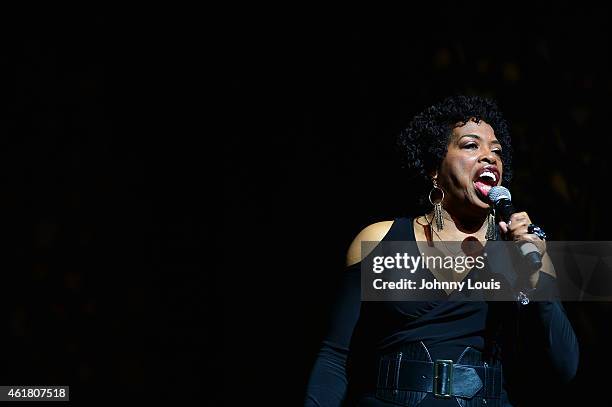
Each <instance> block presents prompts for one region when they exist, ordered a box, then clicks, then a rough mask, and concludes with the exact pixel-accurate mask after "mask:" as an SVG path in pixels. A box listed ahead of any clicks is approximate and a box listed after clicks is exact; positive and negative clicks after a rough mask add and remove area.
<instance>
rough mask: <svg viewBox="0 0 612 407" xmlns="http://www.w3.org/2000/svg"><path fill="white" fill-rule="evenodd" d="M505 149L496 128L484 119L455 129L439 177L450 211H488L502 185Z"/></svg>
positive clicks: (444, 203)
mask: <svg viewBox="0 0 612 407" xmlns="http://www.w3.org/2000/svg"><path fill="white" fill-rule="evenodd" d="M501 149H502V148H501V145H500V143H499V141H497V138H496V137H495V133H494V131H493V128H492V127H491V126H489V125H488V124H487V123H485V122H484V121H482V120H481V121H480V123H476V122H474V121H469V122H467V123H466V124H465V125H463V126H457V127H455V128H454V129H453V133H452V135H451V137H450V142H449V144H448V151H447V153H446V157H444V160H443V161H442V164H441V165H440V170H439V172H438V178H437V179H438V185H439V186H440V187H441V188H442V189H443V190H444V193H445V197H444V202H443V205H444V207H445V208H446V209H447V210H450V211H451V212H452V210H455V211H456V212H465V211H474V210H475V211H476V212H481V211H482V212H484V210H485V209H487V210H488V208H489V201H488V200H487V195H488V194H489V190H490V189H491V187H493V186H496V185H500V184H501V178H502V174H503V165H502V161H501Z"/></svg>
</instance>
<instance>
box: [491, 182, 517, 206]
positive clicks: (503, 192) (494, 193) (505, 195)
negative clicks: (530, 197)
mask: <svg viewBox="0 0 612 407" xmlns="http://www.w3.org/2000/svg"><path fill="white" fill-rule="evenodd" d="M489 199H490V200H491V202H493V204H496V203H497V201H499V200H500V199H507V200H509V201H512V195H510V191H508V188H506V187H499V186H498V187H493V188H491V190H490V191H489Z"/></svg>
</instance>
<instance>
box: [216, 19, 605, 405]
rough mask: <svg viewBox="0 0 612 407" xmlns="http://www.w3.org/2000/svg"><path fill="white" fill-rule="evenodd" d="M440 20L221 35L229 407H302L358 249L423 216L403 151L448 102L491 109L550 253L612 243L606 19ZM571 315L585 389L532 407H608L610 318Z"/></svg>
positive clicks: (524, 204)
mask: <svg viewBox="0 0 612 407" xmlns="http://www.w3.org/2000/svg"><path fill="white" fill-rule="evenodd" d="M441 13H442V10H438V11H437V13H434V14H428V13H421V12H416V11H413V12H406V13H401V14H398V15H396V17H395V18H389V17H388V16H386V17H385V18H379V17H378V16H377V15H376V14H375V13H374V12H372V14H371V15H368V17H364V16H363V15H361V17H360V18H357V17H355V16H354V15H351V14H350V13H347V14H346V15H342V16H338V15H335V16H334V17H322V16H321V15H318V16H317V17H311V18H304V19H303V20H301V19H300V20H298V18H297V14H291V15H285V16H284V18H282V19H278V21H277V22H275V23H270V24H259V23H258V22H251V20H247V19H241V20H239V21H237V22H236V23H235V24H234V25H232V29H230V30H228V31H227V35H228V36H229V38H230V39H231V41H229V44H230V45H229V46H227V47H225V49H226V52H227V56H228V58H229V62H230V64H229V68H228V72H229V79H228V80H227V82H224V83H225V85H226V91H227V93H228V94H229V95H230V98H231V102H232V103H231V106H232V109H233V110H232V111H231V112H230V113H229V115H228V116H227V126H228V127H229V128H231V129H232V132H231V135H230V139H229V140H228V143H227V144H226V151H225V154H224V160H225V167H224V179H225V200H224V206H225V209H226V215H225V219H224V223H225V226H226V227H225V241H224V242H225V244H226V250H225V251H224V253H225V256H224V264H222V266H221V268H220V275H221V276H222V277H223V279H222V282H223V284H222V285H220V292H221V293H222V295H223V296H224V298H225V306H224V310H225V313H226V314H225V324H226V328H225V331H224V333H225V337H224V344H225V348H224V349H225V352H224V356H226V357H227V360H226V363H225V364H224V368H225V369H224V371H225V385H226V387H225V388H224V390H225V392H226V394H227V395H228V397H234V398H236V399H238V400H241V401H243V402H248V401H249V400H253V399H256V400H270V401H271V403H272V404H281V403H283V402H286V403H287V404H290V405H299V404H300V403H301V400H302V397H303V394H304V393H303V392H304V388H305V384H306V381H307V378H308V372H309V369H310V368H311V366H312V363H313V361H314V358H315V355H316V352H317V349H318V346H319V344H320V340H321V338H322V335H323V333H324V332H325V326H326V318H327V315H328V314H327V311H328V306H329V304H330V301H331V298H332V297H333V293H334V289H335V288H336V286H337V284H338V278H339V276H340V274H341V273H342V265H343V261H344V254H345V252H346V249H347V247H348V245H349V243H350V241H351V240H352V238H353V237H354V236H355V235H356V233H357V232H358V231H359V230H360V229H361V228H363V227H364V226H366V225H368V224H370V223H372V222H375V221H380V220H388V219H392V218H393V217H395V216H399V215H402V214H405V213H410V212H411V210H412V209H413V206H412V203H411V201H410V193H409V190H410V185H409V183H408V181H407V179H406V178H405V174H403V173H402V172H401V171H400V170H399V168H398V163H397V160H396V158H397V157H396V153H395V151H394V142H395V137H396V135H397V134H398V132H399V131H400V129H401V128H402V126H405V125H406V124H407V122H408V121H409V120H410V118H411V117H412V116H413V115H414V114H416V113H417V112H419V111H420V110H421V109H423V108H424V107H426V106H428V105H430V104H432V103H434V102H436V101H438V100H440V99H441V98H443V97H445V96H448V95H450V94H455V93H467V94H480V95H485V96H491V97H494V98H495V99H496V100H497V101H498V103H499V105H500V107H501V108H502V110H503V111H504V112H505V114H506V117H507V118H508V120H509V121H510V123H511V131H512V134H513V139H514V149H515V164H514V169H515V177H514V181H513V183H512V185H511V190H512V192H513V196H514V201H515V203H516V205H517V206H518V207H521V208H524V209H525V210H527V211H528V212H529V214H530V215H531V218H532V219H534V220H537V223H539V224H541V225H543V226H544V227H545V228H546V230H547V232H549V234H550V235H551V236H553V239H555V240H609V239H610V238H609V234H610V226H611V224H610V218H609V217H608V216H607V210H606V207H607V204H606V199H605V198H603V196H604V194H605V192H604V190H605V188H606V185H607V182H606V178H607V176H608V173H609V165H610V160H609V151H610V150H609V148H610V137H608V133H609V127H610V125H609V117H610V113H611V111H610V103H609V97H610V95H611V92H612V77H611V76H610V74H609V72H610V68H611V66H610V52H611V48H610V43H609V32H608V31H609V30H608V29H607V28H606V24H605V17H604V15H603V14H600V15H598V14H597V13H595V12H593V13H590V14H581V13H580V12H575V13H574V14H572V13H570V12H569V10H566V13H565V14H563V15H554V13H548V14H545V15H542V16H537V17H536V16H534V15H530V14H529V13H525V14H522V15H521V16H520V17H509V16H508V17H504V16H503V15H497V16H496V17H495V18H488V17H485V16H483V15H482V14H481V13H479V12H478V11H477V10H471V9H468V8H466V9H461V10H452V11H449V12H448V13H446V14H444V15H441ZM434 15H435V17H434ZM301 17H304V16H303V15H301ZM566 308H567V309H568V313H569V316H570V318H571V321H572V323H573V324H574V326H575V329H576V331H577V334H578V336H579V340H580V345H581V351H582V354H581V365H580V371H579V373H578V375H577V377H576V379H575V380H574V381H573V382H572V383H571V384H570V385H568V386H565V387H564V388H563V389H560V388H557V389H556V393H555V394H553V395H545V394H537V395H534V397H535V399H534V403H533V405H538V402H539V401H538V400H541V399H542V398H544V399H545V400H548V401H549V403H550V404H551V405H553V404H554V405H572V403H574V402H575V401H576V400H577V399H579V398H581V397H584V398H586V399H588V400H590V401H592V402H593V401H599V402H600V403H601V402H603V400H609V396H606V395H605V394H603V393H601V392H598V391H597V390H595V389H597V388H601V386H605V384H604V383H605V379H603V376H600V375H598V374H596V370H597V367H596V366H597V365H599V364H600V363H601V362H602V361H605V363H608V362H610V357H609V355H608V354H607V351H606V348H607V343H608V342H609V339H610V337H609V334H608V333H607V331H606V330H605V329H604V328H605V327H606V326H607V322H606V321H607V319H608V316H609V311H610V306H609V304H607V303H606V304H600V303H597V304H596V303H588V304H587V303H582V304H566ZM526 368H527V369H528V367H526ZM541 374H542V376H543V377H545V376H546V375H547V372H541ZM608 402H609V401H608Z"/></svg>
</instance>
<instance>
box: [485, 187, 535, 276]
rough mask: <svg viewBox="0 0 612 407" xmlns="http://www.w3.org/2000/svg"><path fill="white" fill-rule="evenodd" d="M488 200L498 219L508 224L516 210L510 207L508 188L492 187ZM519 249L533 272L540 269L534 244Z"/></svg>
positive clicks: (525, 244)
mask: <svg viewBox="0 0 612 407" xmlns="http://www.w3.org/2000/svg"><path fill="white" fill-rule="evenodd" d="M488 198H489V200H490V201H491V203H492V204H493V207H494V208H495V211H496V212H497V213H499V217H500V219H501V220H503V221H504V222H506V223H508V221H509V220H510V216H512V214H513V213H515V212H516V209H514V206H512V195H510V191H508V188H505V187H501V186H496V187H493V188H491V190H490V191H489V195H488ZM519 249H520V251H521V254H522V255H523V257H524V258H525V260H526V261H527V264H528V265H529V267H530V268H531V269H532V270H533V271H537V270H539V269H540V268H542V256H541V255H540V251H539V250H538V248H537V246H536V245H535V244H533V243H531V242H526V243H523V244H521V245H520V246H519Z"/></svg>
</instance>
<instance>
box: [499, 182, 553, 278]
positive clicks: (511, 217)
mask: <svg viewBox="0 0 612 407" xmlns="http://www.w3.org/2000/svg"><path fill="white" fill-rule="evenodd" d="M488 197H489V200H490V201H491V203H492V205H493V207H494V208H495V210H496V211H497V213H498V214H499V217H500V219H501V220H502V221H501V222H500V223H499V226H500V228H501V229H502V231H503V232H504V234H506V235H507V236H508V237H510V238H511V239H512V240H514V241H515V242H517V243H518V244H519V249H520V252H521V254H522V255H523V256H524V258H525V260H526V261H527V264H528V265H529V268H530V269H531V270H532V271H534V272H535V271H537V270H539V269H540V268H542V256H543V255H544V253H545V252H546V242H545V240H544V239H546V234H545V233H544V231H543V230H542V229H541V228H540V227H538V226H536V225H534V224H533V223H531V219H529V215H527V212H517V211H516V210H515V209H514V206H513V205H512V196H511V195H510V191H509V190H508V189H507V188H504V187H501V186H496V187H493V188H491V190H490V191H489V196H488Z"/></svg>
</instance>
